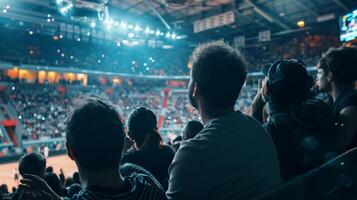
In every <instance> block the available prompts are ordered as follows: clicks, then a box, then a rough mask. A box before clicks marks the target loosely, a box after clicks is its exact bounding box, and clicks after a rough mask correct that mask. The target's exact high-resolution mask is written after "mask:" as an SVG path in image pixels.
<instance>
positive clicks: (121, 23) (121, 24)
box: [120, 21, 128, 28]
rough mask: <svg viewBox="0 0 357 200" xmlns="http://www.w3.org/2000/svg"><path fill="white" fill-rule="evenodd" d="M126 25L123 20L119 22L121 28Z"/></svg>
mask: <svg viewBox="0 0 357 200" xmlns="http://www.w3.org/2000/svg"><path fill="white" fill-rule="evenodd" d="M127 26H128V24H127V23H126V22H124V21H121V22H120V27H121V28H127Z"/></svg>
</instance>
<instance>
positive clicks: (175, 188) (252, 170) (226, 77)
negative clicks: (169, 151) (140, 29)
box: [166, 42, 281, 200]
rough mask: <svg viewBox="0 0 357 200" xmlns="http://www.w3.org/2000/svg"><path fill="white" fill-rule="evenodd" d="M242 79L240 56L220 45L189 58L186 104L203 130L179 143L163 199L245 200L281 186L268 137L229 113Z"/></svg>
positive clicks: (255, 124)
mask: <svg viewBox="0 0 357 200" xmlns="http://www.w3.org/2000/svg"><path fill="white" fill-rule="evenodd" d="M246 76H247V72H246V69H245V63H244V59H243V57H242V56H241V54H240V53H239V52H238V51H237V50H235V49H234V48H232V47H230V46H229V45H227V44H225V43H223V42H213V43H206V44H202V45H200V46H198V47H197V49H196V50H195V51H194V52H193V54H192V69H191V76H190V83H189V98H190V101H191V104H192V105H193V106H194V107H195V108H196V109H198V111H199V113H200V116H201V118H202V122H203V124H204V125H205V128H204V129H203V130H202V131H201V132H200V133H199V134H198V135H196V137H194V138H193V139H190V140H187V141H183V142H182V143H181V146H180V149H179V150H178V151H177V153H176V155H175V158H174V160H173V162H172V164H171V166H170V169H169V174H170V180H169V189H168V191H167V193H166V194H167V197H168V199H173V200H201V199H250V198H252V197H254V196H255V195H258V194H260V193H263V192H266V191H269V190H271V189H273V188H275V187H277V186H278V185H279V184H280V182H281V180H280V170H279V162H278V156H277V153H276V150H275V147H274V144H273V143H272V141H271V138H270V136H269V135H268V133H267V132H266V131H265V130H264V128H263V127H262V125H260V124H259V123H258V122H257V121H255V120H254V119H252V118H251V117H249V116H246V115H244V114H242V113H241V112H240V111H238V110H234V105H235V103H236V100H237V98H238V96H239V93H240V90H241V88H242V86H243V84H244V82H245V79H246Z"/></svg>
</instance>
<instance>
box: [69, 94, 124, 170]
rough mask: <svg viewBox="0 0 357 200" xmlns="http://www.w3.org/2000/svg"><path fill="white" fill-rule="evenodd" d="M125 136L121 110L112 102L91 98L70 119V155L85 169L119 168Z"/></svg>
mask: <svg viewBox="0 0 357 200" xmlns="http://www.w3.org/2000/svg"><path fill="white" fill-rule="evenodd" d="M124 136H125V134H124V127H123V123H122V122H121V120H120V115H119V113H118V111H117V110H116V109H115V107H114V106H113V105H111V104H110V103H109V102H105V101H101V100H98V99H88V100H87V101H86V103H84V104H83V105H81V106H80V107H78V108H77V109H75V110H74V111H73V113H72V114H71V115H70V117H69V119H68V121H67V129H66V139H67V148H68V151H69V154H70V155H71V154H73V155H72V156H73V157H72V159H74V160H76V163H77V165H79V166H80V167H81V168H84V169H86V170H103V169H113V168H117V167H119V163H120V159H121V155H122V150H123V144H124Z"/></svg>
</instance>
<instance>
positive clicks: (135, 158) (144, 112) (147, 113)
mask: <svg viewBox="0 0 357 200" xmlns="http://www.w3.org/2000/svg"><path fill="white" fill-rule="evenodd" d="M127 126H128V136H129V137H130V138H131V139H132V140H133V141H134V146H135V149H136V150H134V151H130V152H127V153H126V154H124V156H123V159H122V163H134V164H137V165H139V166H141V167H143V168H144V169H146V170H147V171H149V172H150V173H151V174H153V175H154V177H155V178H156V179H157V180H158V181H159V182H160V183H161V185H162V186H163V188H164V189H165V190H166V189H167V184H168V178H169V175H168V168H169V166H170V164H171V162H172V160H173V158H174V156H175V152H174V150H173V149H172V148H171V147H169V146H166V145H164V144H163V141H162V138H161V135H160V133H159V132H158V127H157V119H156V116H155V114H154V113H153V112H152V111H151V110H149V109H147V108H144V107H140V108H136V109H135V110H133V111H132V112H131V113H130V114H129V116H128V120H127Z"/></svg>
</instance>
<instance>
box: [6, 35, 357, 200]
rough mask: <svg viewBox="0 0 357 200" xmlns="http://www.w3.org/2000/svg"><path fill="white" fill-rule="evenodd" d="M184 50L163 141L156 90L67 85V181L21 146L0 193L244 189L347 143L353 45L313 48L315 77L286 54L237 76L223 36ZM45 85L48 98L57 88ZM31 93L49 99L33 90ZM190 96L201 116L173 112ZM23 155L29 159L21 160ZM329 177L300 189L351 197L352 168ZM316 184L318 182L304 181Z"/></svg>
mask: <svg viewBox="0 0 357 200" xmlns="http://www.w3.org/2000/svg"><path fill="white" fill-rule="evenodd" d="M298 55H300V54H298ZM306 55H309V54H308V53H306ZM289 57H290V56H289ZM302 57H303V55H302ZM313 59H314V58H313ZM191 61H192V69H191V74H190V82H189V86H188V91H187V92H186V95H187V98H184V96H183V95H181V94H179V93H178V94H173V95H172V96H173V102H172V105H169V107H172V108H171V109H172V110H173V112H174V111H175V109H177V111H176V112H178V114H173V112H172V113H169V114H168V115H169V116H172V117H171V118H170V119H169V120H174V119H176V122H179V123H180V124H183V125H185V127H184V128H183V130H182V136H181V137H180V138H179V139H177V140H176V141H174V142H173V145H172V147H170V146H169V145H167V144H164V141H163V139H162V136H161V134H160V130H159V129H158V120H157V119H158V115H159V114H161V112H158V111H156V109H160V107H159V106H157V104H158V103H159V102H161V100H160V98H162V96H161V95H163V94H162V92H159V91H158V92H155V91H154V90H153V91H151V92H150V95H151V94H156V95H158V96H157V97H155V95H154V97H151V98H145V93H144V92H143V91H138V92H136V91H135V92H136V93H135V92H134V94H135V95H134V96H135V98H131V96H130V95H128V92H129V90H123V91H120V90H118V91H112V92H111V93H107V95H108V97H109V98H107V100H105V99H106V98H96V96H98V95H99V96H101V95H104V94H105V93H106V91H101V90H98V89H97V90H95V91H92V92H83V93H82V92H76V91H72V92H70V93H68V94H67V95H68V96H72V99H71V100H69V101H70V102H72V106H68V108H69V110H70V114H68V113H66V115H67V117H66V120H63V122H66V123H65V124H64V127H63V128H64V132H63V136H65V137H66V149H67V152H68V156H69V157H70V158H71V159H72V160H74V161H75V163H76V165H77V167H78V175H77V176H79V177H80V181H77V182H75V183H74V181H73V184H68V185H67V187H68V188H67V189H65V188H66V187H65V186H64V184H65V182H66V181H64V180H65V177H63V175H61V174H60V176H59V177H57V175H55V174H53V173H50V172H48V173H45V172H46V171H45V169H46V160H45V158H44V157H43V156H42V155H41V154H27V155H25V156H24V157H22V159H20V162H19V171H20V174H21V176H22V179H21V184H20V186H19V188H17V189H16V191H13V192H12V194H10V193H8V192H7V193H6V192H2V193H0V195H2V196H3V195H4V196H6V197H5V198H11V199H55V200H59V199H73V200H85V199H86V200H97V199H98V200H99V199H139V200H140V199H146V200H150V199H159V200H161V199H169V200H183V199H184V200H191V199H192V200H193V199H195V200H200V199H252V198H254V197H256V196H259V195H261V194H265V193H269V192H270V191H276V189H278V188H280V187H281V186H284V185H289V184H290V183H291V182H293V181H294V180H296V179H297V178H300V177H304V176H305V175H306V176H309V174H310V172H311V171H314V170H315V169H318V168H319V166H321V165H323V164H324V163H326V162H328V161H330V160H333V159H334V158H335V157H336V156H338V155H341V154H344V153H345V152H347V154H348V151H349V150H351V149H353V148H355V147H357V124H356V118H357V90H356V89H355V82H356V81H357V68H356V63H357V47H354V46H352V47H339V48H332V49H330V50H328V51H327V52H326V53H324V54H323V55H322V56H321V57H320V58H319V60H318V76H317V82H315V80H314V78H313V77H312V76H311V75H309V74H308V72H307V69H306V64H305V63H304V61H303V60H300V59H295V58H291V59H284V60H280V59H278V60H277V61H276V62H273V63H270V62H268V63H265V64H264V66H265V67H264V68H263V74H264V76H265V77H264V79H263V80H262V81H261V83H259V82H258V81H254V80H248V81H247V83H249V84H245V83H246V80H247V70H246V63H245V59H244V57H243V56H242V55H241V53H240V52H239V51H237V50H236V49H234V48H232V47H231V46H229V45H227V44H225V43H223V42H212V43H205V44H202V45H200V46H199V47H198V48H197V49H195V51H194V52H193V54H192V57H191ZM269 63H270V64H269ZM217 66H219V68H218V67H217ZM314 86H315V87H317V88H318V89H319V90H320V91H322V92H324V93H325V94H326V95H330V96H331V98H332V104H328V103H326V102H325V101H324V100H321V99H319V98H317V96H316V93H315V91H313V87H314ZM76 93H77V95H76ZM123 93H125V94H123ZM78 94H79V95H78ZM109 94H110V95H109ZM129 94H130V92H129ZM254 95H255V97H254V99H253V101H249V99H252V97H253V96H254ZM20 96H21V95H20ZM48 96H51V93H49V94H48ZM73 96H75V97H73ZM52 97H53V98H54V99H55V101H56V99H57V97H56V95H55V96H52ZM125 97H127V99H128V100H123V99H125ZM239 97H240V98H241V100H240V101H237V100H238V99H239ZM16 98H17V97H13V99H16ZM48 98H49V97H47V99H48ZM62 98H63V97H62ZM18 99H20V100H18V101H19V102H21V103H18V104H20V105H22V104H23V103H22V102H24V103H25V104H28V103H29V102H27V101H26V99H27V97H26V95H25V97H18ZM21 99H25V100H21ZM40 99H41V100H40ZM35 100H36V101H39V102H41V101H42V102H47V103H42V102H41V105H43V106H44V104H46V105H47V104H48V106H51V103H50V101H48V100H46V98H43V96H39V97H36V96H35ZM110 101H111V102H113V103H114V104H118V105H119V107H121V108H120V109H121V110H118V109H117V108H116V106H114V104H112V103H111V102H110ZM137 101H145V102H144V105H145V106H146V107H139V108H132V107H131V106H130V105H126V106H123V105H125V104H134V105H136V103H137ZM180 102H182V103H180ZM188 102H189V103H190V104H191V105H192V106H193V108H194V109H196V110H197V111H198V113H199V114H198V115H199V121H200V122H202V124H201V123H200V122H197V121H195V122H194V121H190V122H189V120H190V115H191V114H192V116H195V114H194V112H193V113H191V114H189V115H187V114H185V115H184V116H182V117H181V118H179V117H177V116H179V115H181V114H182V113H187V112H186V111H182V110H187V109H190V108H189V107H188ZM145 103H147V104H145ZM152 104H155V105H152ZM30 105H31V103H30ZM139 105H142V104H139ZM20 108H21V107H20ZM22 108H23V109H25V106H23V107H22ZM49 108H51V107H49ZM66 108H67V107H66ZM20 110H21V109H20ZM69 110H68V111H69ZM129 111H130V113H129ZM155 111H156V113H155ZM180 111H182V113H180ZM36 112H37V111H36ZM127 113H129V114H127ZM22 115H24V116H25V114H22ZM42 116H45V115H44V114H42V113H41V117H42ZM123 116H127V117H123ZM45 117H47V115H46V116H45ZM124 119H125V120H124ZM56 120H59V119H56ZM165 121H167V120H165ZM181 121H182V122H181ZM164 124H170V123H168V122H165V123H164ZM180 140H181V141H180ZM28 159H29V160H31V161H30V163H38V164H36V165H28V163H29V161H28ZM26 163H27V164H26ZM345 165H348V166H349V168H355V166H356V165H357V163H344V162H339V163H338V165H337V166H334V168H333V170H336V174H338V173H337V169H339V168H345ZM351 166H352V167H351ZM332 174H334V173H332ZM315 178H318V177H315ZM73 179H74V178H73ZM76 179H77V178H76ZM337 179H338V181H337V182H336V183H335V184H336V187H333V188H332V189H331V191H330V190H327V188H325V187H323V185H324V184H325V183H324V182H321V181H319V180H316V179H315V180H314V179H311V180H312V181H311V182H310V184H308V185H307V187H310V188H308V189H306V192H307V191H308V193H306V194H309V195H311V196H306V198H304V199H315V197H321V196H322V197H326V198H327V199H341V198H342V197H343V198H345V199H353V198H352V197H356V195H357V190H356V181H357V176H356V175H355V173H354V172H352V171H345V172H344V173H343V176H338V178H337ZM341 179H343V180H341ZM346 179H347V180H348V181H344V180H346ZM341 181H342V182H341ZM67 182H69V181H67ZM346 182H347V184H345V183H346ZM316 183H318V184H316ZM321 184H322V186H321V187H319V188H323V189H321V190H317V189H311V188H312V187H315V186H316V185H321ZM329 184H330V183H329ZM340 187H343V189H340ZM336 188H337V189H336ZM294 189H297V188H294ZM4 190H5V189H4ZM294 191H296V190H292V192H294ZM346 191H348V192H346ZM283 192H285V193H288V192H286V191H283ZM299 192H300V191H299ZM332 193H333V196H331V194H332ZM2 198H3V197H2Z"/></svg>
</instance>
